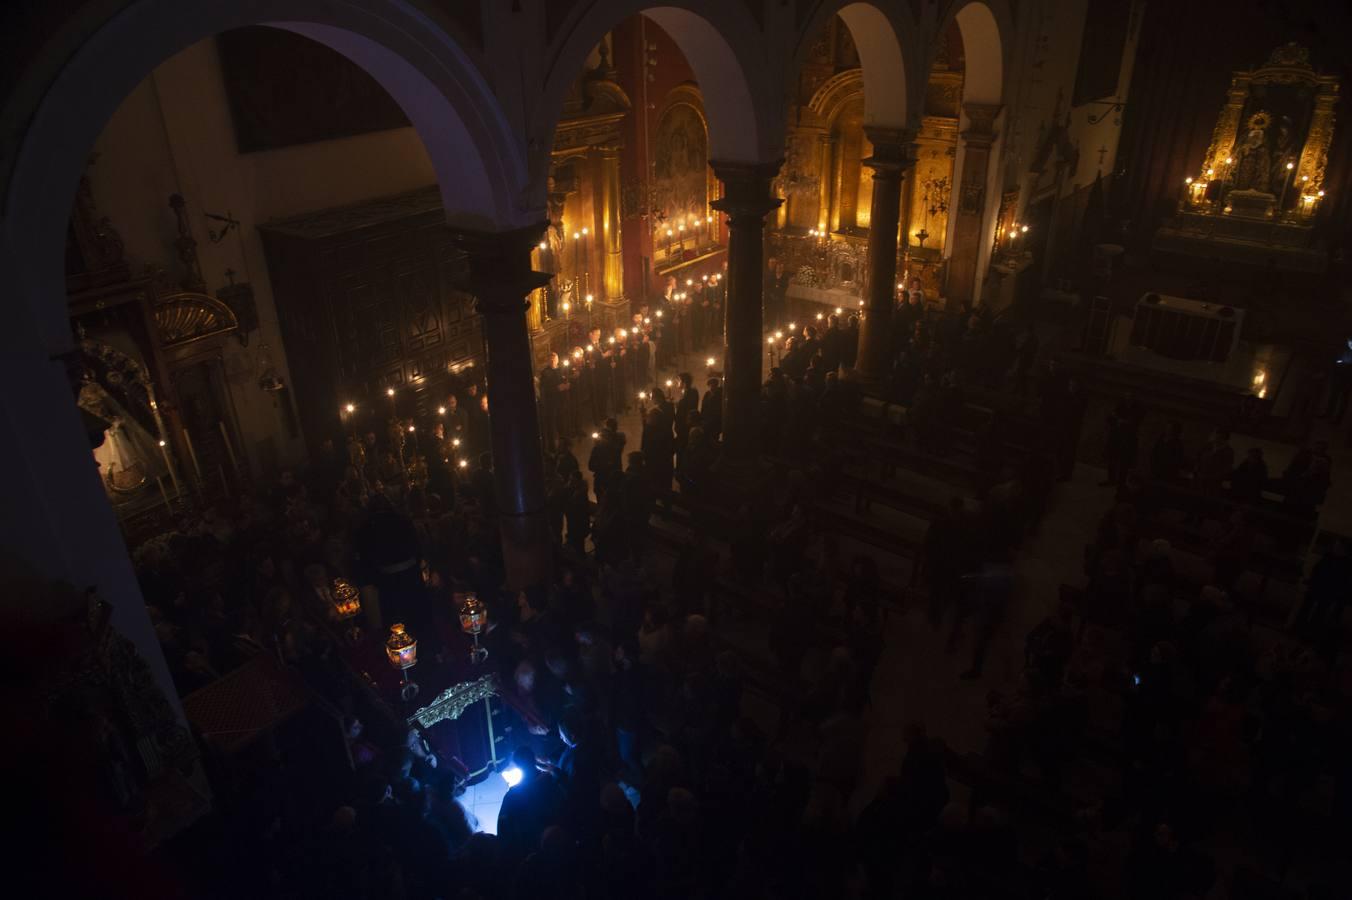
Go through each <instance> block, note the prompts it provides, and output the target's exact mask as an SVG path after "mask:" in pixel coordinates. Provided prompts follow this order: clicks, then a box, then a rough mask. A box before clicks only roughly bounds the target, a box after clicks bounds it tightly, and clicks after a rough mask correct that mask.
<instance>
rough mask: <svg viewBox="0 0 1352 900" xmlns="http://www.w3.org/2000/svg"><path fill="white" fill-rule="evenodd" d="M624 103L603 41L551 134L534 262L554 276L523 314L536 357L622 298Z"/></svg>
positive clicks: (573, 336) (568, 342)
mask: <svg viewBox="0 0 1352 900" xmlns="http://www.w3.org/2000/svg"><path fill="white" fill-rule="evenodd" d="M630 108H631V104H630V101H629V97H628V96H627V95H626V94H625V92H624V90H623V89H622V88H621V87H620V86H619V85H618V84H617V83H616V82H615V72H614V70H613V69H612V68H611V67H610V63H609V51H608V48H607V45H606V44H605V43H602V44H601V45H599V47H598V62H597V64H596V66H594V67H593V68H590V69H588V70H586V71H585V72H584V73H583V74H582V76H581V77H580V78H579V79H578V81H577V82H576V83H575V84H574V86H573V90H572V91H571V93H570V94H569V95H568V97H567V99H566V100H565V102H564V110H563V118H562V119H561V120H560V122H559V125H558V128H557V129H556V131H555V134H554V147H553V151H552V157H551V164H550V179H549V187H550V192H549V208H548V217H549V227H548V229H547V230H546V232H545V238H544V240H543V241H542V242H541V246H540V249H539V251H538V252H537V253H536V254H535V268H536V269H537V270H539V271H542V272H548V273H550V274H551V275H553V276H554V277H553V278H552V280H551V281H550V283H549V284H548V285H546V286H545V287H543V288H540V289H539V290H537V291H535V292H534V293H532V295H531V303H530V308H529V310H528V311H527V314H526V319H527V325H528V327H529V328H530V329H531V332H532V341H533V344H534V348H535V356H536V359H537V362H542V361H543V359H544V357H545V356H547V355H548V353H549V352H550V350H551V349H554V350H562V349H564V348H566V347H570V346H573V345H574V344H576V343H578V342H579V340H580V339H581V338H582V336H583V335H584V334H585V332H586V330H587V329H588V328H589V327H590V326H592V325H596V326H597V327H603V326H604V325H605V324H606V323H608V322H610V321H612V320H613V319H615V318H616V317H617V316H618V315H619V312H617V310H619V308H620V307H621V306H623V304H624V270H623V265H622V261H621V254H622V243H621V233H620V199H621V198H620V151H621V149H622V134H621V126H622V124H623V122H624V118H625V116H627V115H628V114H629V111H630Z"/></svg>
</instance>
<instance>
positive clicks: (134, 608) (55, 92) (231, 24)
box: [0, 0, 528, 697]
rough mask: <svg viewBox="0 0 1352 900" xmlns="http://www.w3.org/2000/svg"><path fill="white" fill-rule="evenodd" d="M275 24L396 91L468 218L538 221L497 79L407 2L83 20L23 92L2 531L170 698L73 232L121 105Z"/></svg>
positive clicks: (133, 9)
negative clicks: (99, 437)
mask: <svg viewBox="0 0 1352 900" xmlns="http://www.w3.org/2000/svg"><path fill="white" fill-rule="evenodd" d="M260 24H261V25H271V26H273V27H277V28H283V29H286V30H290V31H294V32H297V33H300V34H303V35H305V36H307V37H309V38H311V39H313V40H316V41H319V42H320V43H323V44H326V45H327V46H329V47H330V48H332V49H334V50H336V51H338V52H339V53H341V54H343V55H344V56H346V57H348V58H349V59H350V60H352V61H353V62H355V63H356V64H357V65H358V66H360V67H361V68H363V69H365V70H366V71H367V72H368V73H369V74H371V75H372V76H373V77H374V78H375V79H376V81H377V82H379V83H380V85H381V86H382V87H384V89H385V90H386V91H387V92H388V93H389V94H390V95H391V96H392V97H393V98H394V99H395V101H396V102H397V103H398V104H399V105H400V106H401V108H402V109H403V110H404V112H405V113H406V115H407V116H408V118H409V119H410V121H411V122H412V123H413V125H414V127H415V128H416V129H417V131H418V134H419V136H420V137H421V139H422V141H423V142H424V143H425V145H426V147H427V149H428V152H429V155H430V156H431V157H432V158H433V160H434V161H435V168H436V171H437V177H438V180H439V183H440V185H441V188H442V192H443V199H444V201H445V206H446V209H447V210H448V218H449V219H450V220H451V221H452V223H453V224H456V225H459V226H462V227H467V228H474V229H478V230H497V229H504V228H511V227H514V226H519V225H521V224H523V217H526V218H528V213H525V212H523V211H521V210H520V208H519V207H518V206H517V205H516V204H515V200H516V198H518V197H519V195H520V189H521V187H522V185H523V184H524V181H525V163H524V155H523V154H522V153H521V152H520V149H519V146H518V144H517V142H516V141H515V139H514V138H513V137H512V133H511V129H510V128H509V127H508V125H507V124H506V122H505V120H504V118H503V116H502V115H501V113H500V111H499V110H498V109H497V106H496V103H495V101H494V100H493V97H492V95H491V93H490V92H489V91H488V89H487V87H486V85H485V84H484V82H483V79H482V78H481V76H480V75H479V73H478V72H477V70H476V69H475V68H474V66H473V64H472V62H471V61H470V60H469V58H468V57H467V56H466V55H465V54H464V53H463V52H462V50H461V49H460V48H459V47H458V46H457V45H456V43H455V41H454V40H453V39H452V38H451V37H450V36H449V35H448V34H447V33H446V32H444V31H443V30H441V29H440V28H438V27H437V26H435V25H434V24H432V23H431V22H430V21H428V20H427V19H426V18H425V17H423V16H422V15H421V14H420V13H418V12H417V10H416V9H415V8H414V7H413V6H412V5H411V4H408V3H404V2H400V0H382V2H374V3H366V4H363V5H361V6H360V7H358V6H357V5H350V4H343V3H338V4H334V3H326V2H316V0H280V2H276V3H236V2H230V0H138V2H132V3H128V4H126V5H125V6H124V7H123V8H122V9H121V10H120V11H119V12H118V13H117V14H116V15H114V16H112V17H110V18H108V19H106V20H104V21H101V22H98V23H79V22H77V23H72V24H71V26H70V27H71V29H72V30H78V29H80V28H82V27H88V30H89V36H88V37H87V38H86V39H84V40H83V41H82V42H81V43H79V45H78V48H77V49H75V50H74V51H73V52H72V53H70V55H69V56H68V57H66V58H64V59H62V60H60V61H59V62H56V61H52V62H53V65H51V66H49V67H48V68H47V69H46V70H44V71H46V72H50V71H52V70H53V69H55V74H54V75H52V76H51V77H50V78H47V77H45V76H38V75H35V76H33V77H34V82H33V83H30V84H24V85H21V86H20V90H18V91H16V92H15V94H14V95H13V96H14V98H15V99H14V100H13V101H12V105H11V106H10V107H8V108H7V109H6V110H5V115H4V121H6V122H22V123H24V124H23V131H22V139H21V140H20V142H19V145H18V151H17V153H16V154H15V156H14V160H13V164H12V167H11V168H10V170H9V171H8V172H7V173H6V175H7V188H8V190H7V193H6V195H5V200H4V217H3V227H2V229H0V273H3V277H4V280H5V283H6V285H7V286H8V293H9V296H10V297H11V298H12V299H11V303H10V306H9V308H8V310H7V312H8V314H9V319H8V321H9V327H7V328H6V329H5V330H4V336H3V338H0V357H2V358H3V364H2V365H3V371H4V373H5V375H6V376H7V377H8V378H9V380H10V382H11V383H13V384H22V385H23V386H24V388H23V390H15V391H9V392H6V395H5V397H4V399H3V400H0V420H2V421H3V422H4V429H5V434H4V439H3V440H0V446H3V448H4V449H3V450H0V465H3V466H4V467H5V470H6V471H7V472H9V473H10V484H9V486H8V488H7V502H6V504H5V512H4V515H3V516H0V533H3V536H4V545H5V547H6V549H7V550H8V551H10V552H11V553H13V554H14V555H15V556H16V557H18V558H19V559H20V560H22V561H23V562H24V563H26V564H27V565H29V566H31V567H32V568H35V569H37V570H38V571H40V572H41V573H42V574H43V575H45V576H47V577H49V578H53V579H58V580H62V581H65V582H68V583H70V584H72V585H77V586H86V585H88V586H92V587H96V588H97V590H98V591H99V593H100V594H101V596H102V597H103V599H104V600H106V601H107V602H109V603H110V604H111V606H112V608H113V610H114V612H113V621H114V624H116V625H117V627H118V628H119V629H120V630H121V631H122V632H123V633H124V634H126V635H127V636H128V637H129V638H130V639H132V640H133V641H134V642H135V643H136V645H137V646H138V647H139V648H140V649H141V650H142V652H143V653H144V654H145V656H146V658H147V660H148V661H149V662H150V664H151V666H152V669H153V670H154V672H155V674H156V676H157V677H158V679H159V680H160V683H161V684H162V685H163V686H165V687H166V688H167V690H166V694H168V695H169V696H171V697H172V696H173V690H172V683H171V681H170V679H169V677H168V673H167V669H166V667H165V665H164V661H163V657H162V656H161V655H160V653H159V651H158V647H157V644H156V641H155V636H154V632H153V630H152V628H151V624H150V621H149V619H148V617H147V614H146V610H145V607H144V605H143V603H142V602H141V597H140V593H139V590H138V588H137V585H136V580H135V576H134V573H133V571H132V567H131V564H130V560H129V559H128V556H127V552H126V548H125V546H124V544H123V542H122V539H121V537H120V535H119V533H118V531H117V528H116V525H115V521H114V518H113V514H112V511H111V509H110V508H109V505H108V503H107V501H106V499H105V498H104V496H103V490H102V487H101V485H100V483H99V479H98V477H97V475H96V474H95V468H94V466H93V464H92V461H91V459H90V454H89V443H88V439H87V437H86V434H85V432H84V429H83V427H82V426H81V422H80V418H79V416H78V414H77V411H76V407H75V403H74V400H73V397H72V396H71V390H70V386H69V384H68V382H67V380H66V377H65V372H64V370H63V366H62V365H61V360H62V357H63V356H64V355H66V354H67V353H68V351H69V350H70V349H71V345H72V336H71V335H70V333H69V328H68V324H67V310H66V308H65V304H64V303H63V302H62V298H63V297H64V296H65V267H64V259H63V256H64V252H63V251H64V248H65V234H66V227H67V220H68V218H69V215H70V209H71V205H72V199H73V198H74V196H75V192H76V188H77V185H78V184H79V181H80V175H81V172H82V171H83V169H84V166H85V158H86V154H87V153H88V150H89V148H90V146H91V144H92V143H93V141H94V139H95V137H96V136H97V135H98V133H99V132H100V130H101V129H102V128H103V126H104V123H105V122H106V121H107V120H108V118H109V116H110V115H111V114H112V113H113V111H114V109H115V108H116V107H117V105H118V103H119V102H120V101H121V99H122V98H123V97H124V96H125V95H126V94H127V93H129V92H130V91H131V90H132V88H133V87H134V86H135V85H136V84H137V83H138V82H140V81H141V79H143V78H144V77H145V76H146V75H147V74H148V73H149V72H150V71H151V70H152V69H153V68H154V67H155V66H156V65H157V64H159V63H160V62H161V61H163V60H164V59H166V58H168V57H169V56H171V55H172V54H174V53H176V52H177V51H179V50H181V49H183V48H184V47H187V46H189V45H191V44H193V43H195V42H197V41H199V40H201V39H203V38H205V37H207V36H209V35H212V34H215V33H218V32H221V31H225V30H228V29H232V28H237V27H241V26H246V25H260ZM58 44H59V42H54V44H53V45H54V46H56V45H58ZM34 71H37V69H34ZM23 599H24V598H22V597H13V598H11V600H12V601H13V602H21V601H22V600H23Z"/></svg>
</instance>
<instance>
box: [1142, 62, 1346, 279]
mask: <svg viewBox="0 0 1352 900" xmlns="http://www.w3.org/2000/svg"><path fill="white" fill-rule="evenodd" d="M1338 93H1339V83H1338V78H1337V77H1336V76H1333V75H1323V74H1320V73H1318V72H1316V71H1315V70H1314V69H1313V68H1312V67H1311V66H1310V61H1309V52H1308V51H1307V50H1306V49H1305V48H1304V47H1301V46H1299V45H1298V44H1285V45H1283V46H1281V47H1278V48H1277V49H1276V50H1274V51H1273V52H1272V54H1271V56H1269V58H1268V60H1267V62H1266V63H1265V64H1264V65H1262V66H1260V67H1258V68H1256V69H1249V70H1241V71H1237V72H1235V73H1234V74H1233V76H1232V78H1231V80H1230V88H1229V90H1228V91H1227V92H1226V98H1225V103H1224V105H1223V106H1222V107H1221V111H1220V114H1219V115H1218V116H1217V118H1216V125H1215V128H1214V129H1213V130H1212V135H1211V143H1210V146H1208V148H1207V152H1206V157H1205V158H1204V159H1203V161H1202V164H1201V167H1200V168H1199V169H1198V170H1197V172H1196V174H1195V175H1192V176H1189V177H1188V178H1187V180H1186V181H1185V183H1184V184H1183V185H1181V186H1180V191H1179V200H1178V212H1177V214H1176V215H1175V216H1174V217H1173V218H1171V219H1169V220H1167V221H1165V222H1164V223H1163V224H1162V225H1161V227H1160V228H1159V230H1158V231H1157V232H1156V234H1155V247H1156V249H1159V250H1162V251H1165V252H1172V253H1185V254H1196V253H1202V254H1205V255H1207V256H1217V255H1219V256H1220V257H1221V258H1226V259H1233V260H1235V261H1240V262H1251V261H1253V260H1254V259H1259V258H1261V259H1263V260H1270V261H1271V262H1272V264H1274V265H1275V266H1276V268H1278V269H1288V270H1297V271H1309V272H1314V271H1321V270H1323V269H1324V268H1325V266H1326V265H1327V252H1326V250H1325V248H1324V246H1323V243H1322V241H1321V239H1320V236H1319V227H1318V226H1319V221H1320V211H1321V207H1323V206H1324V198H1325V193H1326V190H1325V181H1324V180H1325V168H1326V166H1327V163H1328V154H1329V146H1330V144H1331V143H1332V140H1333V127H1334V109H1335V108H1336V106H1337V103H1338Z"/></svg>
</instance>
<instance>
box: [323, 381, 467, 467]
mask: <svg viewBox="0 0 1352 900" xmlns="http://www.w3.org/2000/svg"><path fill="white" fill-rule="evenodd" d="M385 396H386V397H389V398H390V412H391V423H392V424H394V423H399V430H400V431H403V432H405V433H407V434H408V435H409V439H410V440H411V441H412V442H413V452H414V453H415V454H416V453H417V452H418V426H417V425H415V424H414V423H413V420H412V419H408V420H407V422H408V424H407V425H404V424H403V420H402V419H401V418H400V416H399V414H398V409H397V407H396V404H397V400H398V392H397V391H396V390H395V389H394V388H392V387H391V388H386V389H385ZM446 412H447V409H446V407H445V406H438V407H437V416H438V418H440V419H444V418H445V417H446ZM356 414H357V404H355V403H344V404H343V405H342V406H340V407H339V408H338V415H339V418H341V419H342V421H343V426H344V429H346V428H347V427H348V426H349V425H351V426H352V427H353V429H354V430H353V432H352V434H351V437H352V438H353V439H356V438H357V433H356V431H355V428H356ZM450 445H451V449H452V451H455V450H459V449H460V446H461V440H460V438H451V440H450ZM397 450H398V453H399V457H400V460H399V461H400V463H403V462H404V460H403V448H402V447H398V448H397ZM446 462H450V459H446ZM455 464H456V467H457V468H460V469H468V468H469V460H467V459H465V458H463V457H460V458H458V459H457V460H456V463H455Z"/></svg>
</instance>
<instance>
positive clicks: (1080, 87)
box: [1072, 0, 1131, 106]
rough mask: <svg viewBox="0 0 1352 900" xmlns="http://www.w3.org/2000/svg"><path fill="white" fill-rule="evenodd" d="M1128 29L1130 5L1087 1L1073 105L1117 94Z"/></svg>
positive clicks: (1118, 1)
mask: <svg viewBox="0 0 1352 900" xmlns="http://www.w3.org/2000/svg"><path fill="white" fill-rule="evenodd" d="M1130 27H1131V4H1130V3H1123V2H1122V0H1089V4H1088V9H1086V10H1085V16H1084V32H1083V35H1082V37H1081V39H1080V63H1079V66H1078V67H1077V69H1076V71H1075V94H1074V100H1073V101H1072V102H1073V105H1075V106H1080V105H1082V104H1085V103H1088V102H1090V101H1091V100H1102V99H1103V98H1104V97H1111V96H1114V95H1115V94H1116V93H1117V77H1118V75H1119V74H1120V73H1121V68H1122V51H1123V50H1124V49H1125V47H1126V45H1127V32H1128V31H1129V30H1130Z"/></svg>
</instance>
